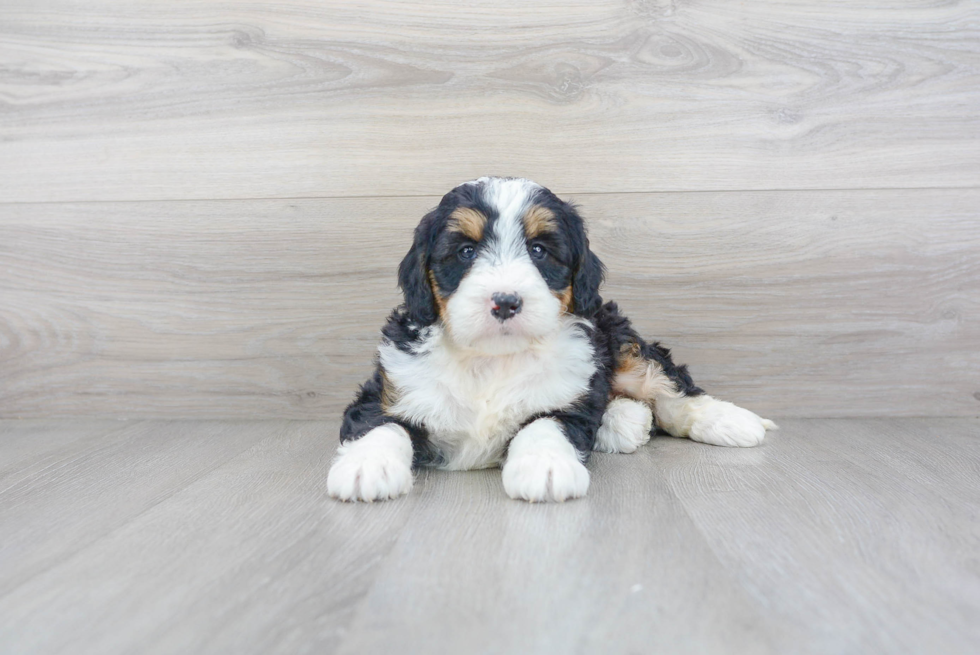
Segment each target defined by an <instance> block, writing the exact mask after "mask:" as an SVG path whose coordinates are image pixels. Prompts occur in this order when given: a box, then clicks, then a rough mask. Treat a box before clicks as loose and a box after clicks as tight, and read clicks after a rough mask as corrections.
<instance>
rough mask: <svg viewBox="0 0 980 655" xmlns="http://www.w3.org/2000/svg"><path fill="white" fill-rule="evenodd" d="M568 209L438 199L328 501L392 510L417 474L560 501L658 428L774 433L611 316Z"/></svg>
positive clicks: (539, 195)
mask: <svg viewBox="0 0 980 655" xmlns="http://www.w3.org/2000/svg"><path fill="white" fill-rule="evenodd" d="M602 279H603V265H602V262H600V261H599V258H598V257H596V256H595V255H594V254H593V253H592V251H591V250H589V240H588V237H587V236H586V231H585V226H584V224H583V221H582V218H581V217H580V216H579V214H578V212H577V211H576V210H575V207H573V206H572V205H570V204H569V203H567V202H563V201H562V200H560V199H558V198H557V197H556V196H555V195H554V194H553V193H551V191H549V190H548V189H545V188H544V187H541V186H539V185H537V184H535V183H533V182H530V181H528V180H524V179H512V178H496V177H484V178H480V179H478V180H475V181H473V182H467V183H466V184H462V185H460V186H458V187H456V188H455V189H453V190H452V191H450V192H449V193H447V194H446V195H445V196H444V197H443V199H442V201H441V202H440V203H439V206H438V207H436V208H435V209H434V210H432V211H431V212H429V213H428V214H427V215H426V216H425V217H424V218H423V219H422V222H421V223H420V224H419V226H418V228H416V230H415V240H414V243H413V244H412V247H411V249H410V250H409V251H408V254H407V255H406V256H405V258H404V259H403V260H402V262H401V265H400V266H399V268H398V282H399V285H400V286H401V288H402V291H403V292H404V295H405V303H404V304H403V305H401V306H399V307H398V308H396V309H395V310H394V311H393V312H392V314H391V316H390V317H389V318H388V322H387V324H386V325H385V326H384V328H383V329H382V335H383V337H382V340H381V344H380V346H379V347H378V361H377V368H376V369H375V372H374V375H373V376H372V377H371V379H370V380H368V381H367V382H366V383H364V385H363V386H362V387H361V389H360V391H359V392H358V394H357V397H356V399H355V400H354V402H352V403H351V404H350V406H348V407H347V410H346V411H345V412H344V418H343V424H342V426H341V428H340V441H341V446H340V449H339V450H338V456H337V459H336V460H335V461H334V463H333V465H332V467H331V469H330V474H329V476H328V478H327V491H328V493H329V494H330V495H331V496H333V497H335V498H339V499H341V500H364V501H373V500H381V499H385V498H395V497H397V496H401V495H402V494H405V493H408V491H409V490H410V489H411V488H412V470H413V468H414V467H419V466H436V467H439V468H444V469H455V470H466V469H476V468H486V467H492V466H498V465H499V466H501V467H502V469H503V474H502V478H503V486H504V491H505V492H506V493H507V495H508V496H510V497H511V498H520V499H524V500H528V501H532V502H534V501H563V500H566V499H569V498H579V497H581V496H584V495H585V493H586V491H588V488H589V472H588V470H587V469H586V468H585V464H584V463H585V462H586V461H587V460H588V458H589V454H590V453H591V451H593V450H597V451H601V452H607V453H631V452H633V451H635V450H636V449H637V448H638V447H639V446H641V445H643V444H644V443H646V442H647V441H648V440H649V439H650V434H651V430H653V428H654V421H656V426H658V427H660V428H661V429H663V430H665V431H666V432H667V433H669V434H671V435H673V436H675V437H688V438H690V439H693V440H695V441H700V442H703V443H707V444H714V445H718V446H755V445H757V444H759V443H760V442H762V440H763V439H764V438H765V434H766V430H771V429H774V428H775V427H776V426H775V424H774V423H773V422H772V421H769V420H766V419H763V418H759V417H758V416H756V415H755V414H753V413H752V412H750V411H748V410H746V409H742V408H741V407H737V406H735V405H733V404H731V403H728V402H724V401H721V400H716V399H715V398H712V397H711V396H709V395H707V394H706V393H704V391H702V390H701V389H700V388H698V387H697V386H696V385H695V384H694V382H693V381H692V380H691V376H690V375H689V374H688V372H687V370H686V368H685V367H684V366H676V365H675V364H674V363H673V362H672V361H671V358H670V352H669V351H668V350H667V349H666V348H664V347H662V346H660V345H659V344H658V343H656V342H654V343H647V342H646V341H644V340H643V339H642V338H640V336H639V335H638V334H637V333H636V332H635V331H634V330H633V328H632V327H631V326H630V322H629V319H627V318H626V317H625V316H623V315H622V314H621V313H620V311H619V309H618V308H617V307H616V304H615V303H612V302H609V303H605V304H603V302H602V298H601V297H600V296H599V286H600V285H601V283H602Z"/></svg>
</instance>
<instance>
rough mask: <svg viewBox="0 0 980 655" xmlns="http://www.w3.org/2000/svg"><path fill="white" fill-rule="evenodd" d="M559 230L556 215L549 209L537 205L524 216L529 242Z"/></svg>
mask: <svg viewBox="0 0 980 655" xmlns="http://www.w3.org/2000/svg"><path fill="white" fill-rule="evenodd" d="M557 229H558V221H557V220H556V219H555V215H554V214H553V213H552V212H551V210H550V209H548V208H547V207H542V206H541V205H535V206H534V207H531V208H530V209H529V210H528V211H527V213H526V214H524V234H525V235H527V238H528V240H531V239H534V238H536V237H539V236H541V235H542V234H546V233H548V232H554V231H556V230H557Z"/></svg>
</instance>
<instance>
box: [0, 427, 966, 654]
mask: <svg viewBox="0 0 980 655" xmlns="http://www.w3.org/2000/svg"><path fill="white" fill-rule="evenodd" d="M783 423H784V425H783V429H782V430H781V431H780V432H777V433H775V434H774V435H773V436H772V437H771V438H770V439H769V440H768V441H767V443H766V444H765V445H764V446H763V447H761V448H758V449H753V450H729V449H724V448H714V447H711V446H704V445H701V444H695V443H691V442H688V441H685V440H676V439H670V438H666V437H664V438H656V439H654V440H653V441H652V442H651V443H650V445H648V446H647V447H645V448H643V449H641V450H640V452H639V453H638V454H636V455H630V456H626V455H605V456H602V455H597V456H596V457H595V458H594V459H593V460H592V462H591V463H590V465H589V467H590V469H591V472H592V476H593V478H592V479H593V483H592V488H591V490H590V492H589V497H588V498H587V499H585V500H582V501H576V502H571V503H566V504H564V505H545V506H542V505H527V504H523V503H519V502H515V501H511V500H509V499H507V498H506V497H505V496H504V493H503V490H502V489H501V485H500V479H499V478H500V474H499V471H496V470H491V471H479V472H470V473H446V472H441V471H425V472H422V473H420V474H419V476H418V482H417V485H416V488H415V489H414V490H413V492H412V494H411V495H410V496H409V497H407V498H403V499H400V500H398V501H394V502H388V503H380V504H375V505H346V504H341V503H337V502H334V501H332V500H330V499H329V498H327V497H326V495H325V493H324V485H323V482H324V479H325V476H326V471H327V467H328V466H329V463H330V459H331V457H332V455H333V451H334V444H335V433H336V424H335V423H333V422H314V421H265V422H262V421H250V422H232V421H140V422H133V423H125V422H108V421H73V422H68V421H3V422H0V464H2V466H0V617H3V619H2V620H0V652H2V653H73V654H75V653H131V652H142V653H173V652H180V653H196V652H207V653H225V652H227V653H297V652H315V653H325V652H343V653H374V652H399V653H442V652H446V653H448V652H453V653H458V652H477V653H518V652H519V653H552V652H561V653H574V652H582V653H586V652H603V653H642V652H701V653H716V652H740V653H743V652H744V653H751V652H778V653H826V652H834V653H867V652H890V653H900V652H908V653H921V652H944V653H967V652H977V650H978V649H980V571H978V568H977V565H976V563H977V552H980V551H978V549H980V516H978V507H980V485H978V484H977V481H978V479H980V420H977V419H971V418H956V419H911V420H909V419H904V420H897V419H891V420H885V419H796V420H785V421H783Z"/></svg>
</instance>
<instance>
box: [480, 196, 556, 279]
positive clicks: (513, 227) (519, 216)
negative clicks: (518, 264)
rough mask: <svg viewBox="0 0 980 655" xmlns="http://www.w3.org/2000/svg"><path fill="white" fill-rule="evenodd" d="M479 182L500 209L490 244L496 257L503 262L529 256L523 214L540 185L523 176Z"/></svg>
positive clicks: (494, 207) (491, 200) (491, 201)
mask: <svg viewBox="0 0 980 655" xmlns="http://www.w3.org/2000/svg"><path fill="white" fill-rule="evenodd" d="M480 182H482V183H483V185H484V188H483V197H484V199H485V200H486V202H487V204H488V205H490V206H491V207H492V208H493V209H495V210H496V211H497V220H496V221H495V222H494V224H493V236H494V240H493V245H492V246H491V247H490V253H491V254H492V255H493V258H494V259H495V260H496V261H498V262H504V261H511V260H514V259H518V258H520V257H522V256H526V254H527V253H526V251H525V247H524V246H525V244H524V222H523V217H524V213H525V212H526V211H527V209H528V207H529V206H530V204H531V199H532V198H533V197H534V193H535V192H536V191H537V190H538V189H540V188H541V187H540V186H538V185H537V184H535V183H534V182H531V181H530V180H524V179H502V178H481V179H480Z"/></svg>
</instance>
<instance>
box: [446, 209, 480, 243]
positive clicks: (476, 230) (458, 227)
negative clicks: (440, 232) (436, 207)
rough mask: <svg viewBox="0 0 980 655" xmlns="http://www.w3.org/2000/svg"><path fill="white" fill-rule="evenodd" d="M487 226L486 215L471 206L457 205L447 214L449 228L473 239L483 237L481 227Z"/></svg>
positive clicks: (476, 239)
mask: <svg viewBox="0 0 980 655" xmlns="http://www.w3.org/2000/svg"><path fill="white" fill-rule="evenodd" d="M486 226H487V217H486V216H484V215H483V212H480V211H477V210H476V209H473V208H472V207H457V208H456V209H454V210H453V213H452V214H450V215H449V228H448V229H449V230H450V231H451V232H462V233H463V234H465V235H466V236H468V237H469V238H471V239H473V240H474V241H480V240H481V239H483V229H484V228H485V227H486Z"/></svg>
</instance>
